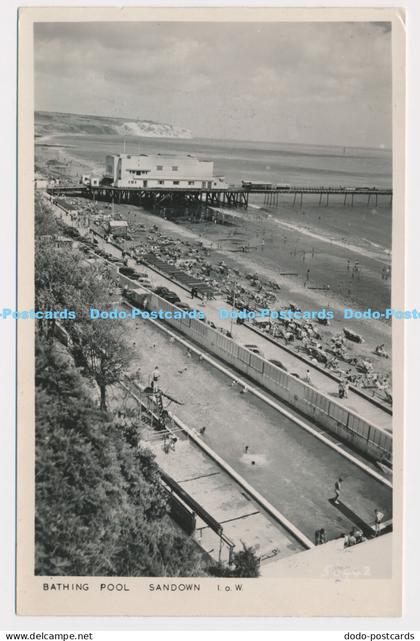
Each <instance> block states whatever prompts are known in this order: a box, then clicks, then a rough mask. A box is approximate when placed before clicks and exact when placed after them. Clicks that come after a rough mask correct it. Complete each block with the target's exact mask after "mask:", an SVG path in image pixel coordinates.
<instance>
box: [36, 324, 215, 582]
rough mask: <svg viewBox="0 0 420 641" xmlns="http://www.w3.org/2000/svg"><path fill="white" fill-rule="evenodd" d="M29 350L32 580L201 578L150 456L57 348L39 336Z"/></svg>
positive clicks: (193, 551)
mask: <svg viewBox="0 0 420 641" xmlns="http://www.w3.org/2000/svg"><path fill="white" fill-rule="evenodd" d="M36 350H37V351H36V357H37V375H36V483H35V487H36V505H35V507H36V511H35V543H36V559H35V572H36V574H37V575H48V576H70V575H74V576H200V575H203V574H204V570H203V567H202V562H201V556H200V554H199V553H198V550H197V546H196V545H195V543H194V542H193V541H192V540H191V539H190V538H188V537H187V536H185V535H184V534H183V533H182V531H179V530H178V529H175V527H174V525H173V524H172V522H171V520H170V518H169V516H168V506H167V501H166V495H165V491H164V490H163V488H162V486H161V484H160V481H159V468H158V466H157V465H156V462H155V460H154V457H153V455H152V454H151V453H150V452H149V451H148V450H146V449H143V448H140V449H139V448H138V447H132V446H130V445H129V443H128V442H127V440H126V439H125V437H124V433H123V430H121V429H118V428H117V427H116V426H115V425H114V423H113V419H112V418H111V417H110V416H109V415H108V414H107V413H106V412H103V411H101V410H100V409H98V407H97V406H95V405H94V404H93V403H92V401H91V399H90V396H89V390H88V386H87V384H86V381H85V379H84V377H83V376H82V375H81V372H80V371H78V370H77V369H76V368H75V366H74V363H73V360H72V358H71V357H70V356H69V354H68V353H67V352H66V351H65V350H64V348H62V347H61V346H57V345H56V344H55V343H54V342H51V341H47V340H46V339H45V338H43V337H42V336H41V337H38V340H37V346H36Z"/></svg>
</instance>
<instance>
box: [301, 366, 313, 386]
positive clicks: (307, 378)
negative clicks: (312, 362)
mask: <svg viewBox="0 0 420 641" xmlns="http://www.w3.org/2000/svg"><path fill="white" fill-rule="evenodd" d="M302 380H303V381H304V382H305V383H308V384H310V383H311V372H310V371H309V370H308V369H307V370H306V373H305V376H304V377H303V379H302Z"/></svg>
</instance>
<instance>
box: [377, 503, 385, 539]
mask: <svg viewBox="0 0 420 641" xmlns="http://www.w3.org/2000/svg"><path fill="white" fill-rule="evenodd" d="M383 519H384V514H383V513H382V512H381V511H380V510H378V509H376V510H375V536H378V534H379V533H380V531H381V523H382V521H383Z"/></svg>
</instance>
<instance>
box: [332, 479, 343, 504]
mask: <svg viewBox="0 0 420 641" xmlns="http://www.w3.org/2000/svg"><path fill="white" fill-rule="evenodd" d="M342 484H343V479H342V478H341V476H340V477H339V478H338V479H337V480H336V482H335V484H334V493H335V495H334V503H335V505H338V504H339V503H340V501H339V499H340V496H341V487H342Z"/></svg>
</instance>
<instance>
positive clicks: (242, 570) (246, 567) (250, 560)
mask: <svg viewBox="0 0 420 641" xmlns="http://www.w3.org/2000/svg"><path fill="white" fill-rule="evenodd" d="M232 563H233V568H234V569H233V576H238V577H244V578H245V577H246V578H254V577H258V576H260V559H259V558H258V557H257V555H256V554H255V550H254V548H253V547H250V546H247V545H245V543H242V550H240V551H239V552H234V554H233V559H232Z"/></svg>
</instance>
